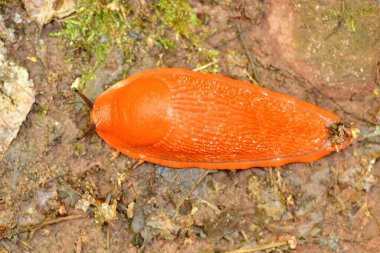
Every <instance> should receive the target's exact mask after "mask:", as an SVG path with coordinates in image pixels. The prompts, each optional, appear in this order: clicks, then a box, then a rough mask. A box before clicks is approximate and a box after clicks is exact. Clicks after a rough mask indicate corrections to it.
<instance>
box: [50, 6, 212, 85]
mask: <svg viewBox="0 0 380 253" xmlns="http://www.w3.org/2000/svg"><path fill="white" fill-rule="evenodd" d="M63 23H64V25H65V26H64V28H63V29H61V30H60V31H58V32H56V33H54V34H51V35H52V36H59V37H62V38H65V39H67V40H68V41H69V44H70V46H72V47H73V49H74V52H75V54H74V55H71V56H70V57H69V59H70V58H71V59H73V58H74V57H76V58H77V57H80V58H81V59H82V62H83V66H82V69H83V73H84V74H83V76H82V82H83V83H86V82H87V81H89V80H91V79H93V78H95V71H96V69H97V68H98V67H99V66H100V65H101V64H102V63H103V62H104V61H105V59H106V58H107V56H108V55H109V53H110V51H111V50H113V49H115V47H116V48H118V49H119V50H120V51H121V52H122V54H123V56H124V57H123V58H124V61H125V62H124V63H126V64H128V63H129V64H132V63H135V62H136V61H137V59H138V58H139V56H138V53H137V52H139V51H145V52H148V51H152V48H154V50H155V51H156V52H157V51H158V52H159V53H163V52H165V50H183V49H184V50H188V51H190V52H191V54H187V55H188V58H189V59H187V60H188V61H190V58H193V57H194V54H195V55H196V56H197V57H198V59H199V60H198V62H199V64H200V65H202V64H206V63H208V62H210V61H214V60H215V59H216V58H217V57H218V52H217V51H214V50H206V49H204V48H202V46H201V44H202V42H203V41H204V39H205V38H206V37H207V35H208V34H209V33H210V31H209V30H208V29H207V28H206V27H204V26H203V25H202V23H201V21H200V20H199V19H198V18H197V16H196V15H195V13H194V11H193V10H192V8H191V6H190V5H189V1H187V0H178V1H169V0H158V1H145V3H142V2H139V1H127V0H113V1H111V0H103V1H99V0H81V1H79V7H78V9H77V11H76V14H75V15H74V16H73V17H71V18H69V19H67V20H65V21H63ZM88 63H90V67H89V64H88ZM215 68H216V67H215V66H213V69H208V70H207V69H206V71H216V69H215Z"/></svg>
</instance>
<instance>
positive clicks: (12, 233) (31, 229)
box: [0, 214, 86, 239]
mask: <svg viewBox="0 0 380 253" xmlns="http://www.w3.org/2000/svg"><path fill="white" fill-rule="evenodd" d="M84 217H86V216H85V215H83V214H80V215H71V216H66V217H60V218H57V219H54V220H48V221H43V222H41V223H39V224H35V225H26V226H21V227H17V228H15V229H10V230H7V231H6V232H5V234H4V236H3V237H1V238H0V239H3V238H4V237H7V238H9V237H12V236H15V235H17V234H20V233H25V232H31V233H32V234H33V233H34V232H35V231H37V230H39V229H41V228H44V227H46V226H48V225H53V224H57V223H60V222H64V221H69V220H76V219H80V218H84Z"/></svg>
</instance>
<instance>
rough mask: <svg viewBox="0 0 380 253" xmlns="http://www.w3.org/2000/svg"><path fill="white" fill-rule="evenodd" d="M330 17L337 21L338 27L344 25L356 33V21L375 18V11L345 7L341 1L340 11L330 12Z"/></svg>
mask: <svg viewBox="0 0 380 253" xmlns="http://www.w3.org/2000/svg"><path fill="white" fill-rule="evenodd" d="M330 13H331V15H332V16H333V17H335V18H337V19H338V24H339V26H340V25H341V24H344V25H345V27H346V28H347V29H348V30H349V31H351V32H356V28H357V19H358V18H360V17H368V16H375V15H376V10H375V9H373V8H370V7H362V8H355V7H352V6H347V4H346V2H345V1H344V0H342V1H341V7H340V9H333V10H331V11H330Z"/></svg>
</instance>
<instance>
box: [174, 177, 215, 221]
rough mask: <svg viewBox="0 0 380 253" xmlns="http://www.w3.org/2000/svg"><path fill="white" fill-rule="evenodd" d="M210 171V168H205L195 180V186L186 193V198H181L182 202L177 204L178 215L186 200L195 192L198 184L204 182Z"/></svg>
mask: <svg viewBox="0 0 380 253" xmlns="http://www.w3.org/2000/svg"><path fill="white" fill-rule="evenodd" d="M209 173H210V171H209V170H204V171H203V173H202V174H201V175H200V176H199V178H198V180H197V182H195V184H194V185H193V187H192V188H191V190H190V191H189V192H188V193H187V194H186V196H185V197H184V198H182V199H181V200H180V202H179V203H178V206H177V209H176V215H175V216H177V215H178V212H179V209H180V208H181V206H182V205H183V204H184V203H185V201H187V200H188V199H189V198H190V196H191V195H192V194H193V192H194V191H195V189H196V188H197V187H198V185H199V184H200V183H202V181H203V179H204V178H205V177H206V176H207V175H208V174H209Z"/></svg>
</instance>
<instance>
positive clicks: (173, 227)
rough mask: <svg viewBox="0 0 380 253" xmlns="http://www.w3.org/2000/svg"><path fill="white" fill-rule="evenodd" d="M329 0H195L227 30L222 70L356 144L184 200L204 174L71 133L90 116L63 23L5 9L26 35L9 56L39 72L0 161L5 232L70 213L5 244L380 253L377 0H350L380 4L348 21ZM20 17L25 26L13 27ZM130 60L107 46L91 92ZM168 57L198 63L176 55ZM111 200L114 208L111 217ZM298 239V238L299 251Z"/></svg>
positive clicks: (214, 24) (215, 175)
mask: <svg viewBox="0 0 380 253" xmlns="http://www.w3.org/2000/svg"><path fill="white" fill-rule="evenodd" d="M320 2H321V1H301V0H297V1H276V0H271V1H256V0H245V1H244V0H242V1H229V0H226V1H192V2H191V4H192V7H193V8H194V10H195V11H196V12H197V14H198V15H199V16H205V17H206V18H205V20H206V25H207V26H210V27H211V28H213V29H216V32H215V33H214V34H213V35H212V36H210V38H208V40H207V41H206V43H205V46H206V47H208V48H215V49H217V50H219V51H220V52H221V54H220V55H221V56H220V61H219V64H220V66H221V69H220V74H223V75H226V76H230V77H233V78H235V79H240V80H246V81H252V80H251V77H252V76H253V77H255V76H256V77H257V79H258V80H259V84H260V85H261V86H264V87H266V88H269V89H271V90H274V91H277V92H281V93H286V94H289V95H292V96H294V97H297V98H299V99H303V100H305V101H308V102H310V103H313V104H316V105H318V106H320V107H322V108H325V109H327V110H329V111H332V112H334V113H336V114H337V115H339V116H340V117H342V118H343V119H344V120H345V121H348V122H351V121H352V122H355V123H356V125H357V126H358V127H359V128H360V129H361V135H360V136H359V141H358V142H356V143H354V144H353V145H352V146H351V147H349V148H347V149H346V150H344V151H342V152H339V153H335V154H332V155H330V156H328V157H325V158H323V159H321V160H319V161H316V162H314V163H309V164H290V165H286V166H283V167H282V168H264V169H259V168H252V169H250V170H245V171H210V173H209V174H207V175H206V177H205V178H204V180H203V181H202V182H201V183H200V184H199V185H197V187H195V190H194V192H193V193H192V194H191V195H190V196H189V198H188V199H187V200H185V201H183V198H186V196H187V195H188V193H189V191H191V189H193V187H194V185H195V184H196V183H197V181H198V179H199V178H200V177H201V176H202V174H203V173H204V172H205V171H204V170H201V169H183V170H178V169H171V168H165V167H161V166H158V165H153V164H150V163H144V164H143V165H141V166H139V167H137V168H133V169H132V166H133V164H134V161H133V160H131V159H130V158H128V157H126V156H123V155H119V154H118V153H117V152H115V151H114V150H113V149H112V148H111V147H109V146H107V145H106V144H105V143H104V142H103V141H102V140H101V139H100V138H99V137H97V136H96V135H91V136H89V137H88V138H86V139H84V140H82V141H80V142H78V143H75V142H74V139H75V138H76V137H77V136H79V135H80V134H81V133H82V132H83V131H85V129H86V128H87V123H88V119H89V114H88V112H87V109H86V108H85V106H84V104H83V103H82V102H81V101H79V99H78V98H77V97H76V96H75V94H73V92H72V91H71V90H70V85H71V84H72V82H73V81H74V79H75V78H76V77H77V76H79V75H80V74H81V70H80V69H78V67H77V66H78V62H80V61H81V59H77V60H75V61H74V62H67V61H66V56H67V54H68V52H69V50H70V48H69V47H66V46H65V45H64V44H63V45H62V43H61V41H60V40H59V39H58V38H53V37H49V33H51V32H52V31H56V30H58V29H60V27H61V24H60V23H59V22H57V21H53V22H52V23H50V24H47V25H45V26H44V28H43V30H42V33H41V37H40V38H39V31H38V26H37V25H36V24H34V23H33V22H28V21H27V20H28V16H27V13H26V12H25V11H24V9H23V7H22V5H21V3H20V4H18V3H8V4H4V5H1V7H0V14H1V15H2V16H3V18H4V20H5V24H6V25H7V27H8V28H13V29H15V35H16V42H14V43H10V42H7V41H5V45H6V47H7V49H8V56H9V57H10V58H11V59H12V60H13V61H15V62H16V63H17V64H18V65H20V66H23V67H25V68H26V69H27V70H28V72H29V74H30V78H31V79H33V81H34V89H35V91H36V102H35V103H34V105H33V107H32V110H31V112H30V113H29V114H28V117H27V119H26V121H25V122H24V124H23V126H22V127H21V129H20V131H19V133H18V136H17V138H16V139H15V140H14V141H13V142H12V144H11V145H10V147H9V149H8V151H7V153H6V154H5V158H4V160H3V161H1V162H0V201H1V202H0V235H1V233H2V232H3V231H5V230H8V231H9V230H12V229H17V228H20V227H22V226H26V225H35V224H40V223H43V222H45V221H46V220H49V219H50V220H51V219H53V220H54V219H57V218H59V217H65V216H67V217H73V219H71V220H67V221H62V222H59V223H56V224H52V225H47V226H43V227H42V228H41V229H39V230H36V231H32V232H34V233H18V234H17V235H14V236H9V238H3V239H2V240H0V252H139V251H141V252H225V251H233V250H235V249H238V248H241V247H254V246H255V245H265V244H268V245H271V244H272V243H273V244H272V245H274V243H276V242H285V243H284V244H285V245H283V246H279V247H269V248H270V249H269V250H266V251H265V250H264V251H261V252H290V251H292V252H379V251H380V243H379V241H380V224H379V220H380V200H379V196H380V185H379V184H378V177H379V176H380V166H379V163H377V158H378V157H379V156H380V147H379V138H378V137H377V136H376V135H372V137H368V138H365V137H366V136H368V134H369V133H371V132H372V131H374V129H375V128H374V124H371V122H372V123H375V124H379V115H380V103H379V95H378V94H379V85H380V76H379V75H380V74H379V72H380V70H379V65H378V63H379V61H380V57H379V55H380V29H379V28H380V27H379V26H380V4H379V3H377V2H376V1H370V0H366V1H354V0H350V1H345V3H346V5H347V6H351V7H352V8H353V10H351V12H352V13H354V11H355V8H356V9H360V8H367V7H368V8H373V9H374V10H375V14H374V15H364V14H363V15H357V19H356V30H355V31H351V30H349V28H348V27H347V26H346V25H345V23H344V22H343V23H341V24H340V25H339V18H337V17H336V16H334V15H333V10H339V9H340V3H341V2H342V1H330V2H329V3H325V1H322V2H323V3H320ZM348 12H349V11H347V13H348ZM15 13H18V14H19V15H21V17H22V19H23V20H24V22H22V23H21V24H16V23H15V22H14V21H13V17H14V15H15ZM347 15H348V16H349V15H350V13H349V14H347ZM352 15H353V14H352ZM347 20H348V18H346V23H347ZM238 26H240V30H241V31H242V33H241V35H239V32H238V31H239V28H238ZM244 44H245V46H244ZM245 47H246V48H247V49H248V50H247V51H246V50H245ZM248 55H250V57H251V59H252V62H251V61H250V60H249V58H248ZM30 56H35V57H36V58H37V61H36V62H33V61H30V60H28V57H30ZM158 59H160V56H159V55H141V63H140V65H136V66H134V67H133V68H132V70H131V73H133V72H136V71H139V70H141V69H146V68H152V67H155V63H156V62H159V61H158ZM120 62H121V61H120V59H119V58H118V56H117V54H116V53H115V55H112V56H110V57H109V58H108V59H107V61H106V63H105V64H104V66H103V67H102V68H101V69H100V70H99V71H98V72H99V75H98V78H97V79H96V80H95V81H93V82H90V83H89V84H88V85H87V86H86V90H85V93H86V94H87V95H89V96H90V97H91V98H94V97H95V96H96V95H97V94H99V93H100V92H101V91H102V90H103V89H104V88H105V87H108V86H110V85H111V84H112V82H113V81H115V80H118V79H122V78H123V76H121V70H120V64H119V63H120ZM162 64H164V65H165V66H180V67H186V68H189V69H192V68H194V66H190V65H188V63H186V62H184V61H183V60H182V58H181V55H180V54H178V55H175V54H173V53H168V54H167V55H165V56H164V58H163V63H162ZM263 127H265V126H263ZM107 196H111V202H110V203H108V204H109V205H108V204H104V203H107ZM116 197H117V199H118V202H117V203H116V202H112V201H113V200H114V199H116ZM102 203H103V204H104V205H103V207H105V208H106V210H110V212H111V213H110V216H111V218H112V217H113V215H114V216H115V217H114V219H113V220H112V221H109V222H108V224H103V225H102V224H98V223H99V221H100V220H101V219H100V218H99V210H100V209H101V208H100V207H101V206H102ZM180 203H182V204H180ZM112 204H115V205H116V213H115V212H114V213H112V210H113V209H112ZM179 205H181V206H180V207H179V208H177V207H178V206H179ZM108 207H110V208H108ZM107 208H108V209H107ZM73 215H81V218H78V217H74V216H73ZM74 218H75V219H74ZM97 221H98V223H97ZM32 230H33V229H32ZM287 240H296V241H297V246H296V247H295V249H294V250H292V249H291V246H290V245H289V244H288V243H286V242H287ZM271 250H272V251H271ZM235 252H239V251H235ZM241 252H243V251H241ZM247 252H248V251H247Z"/></svg>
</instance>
